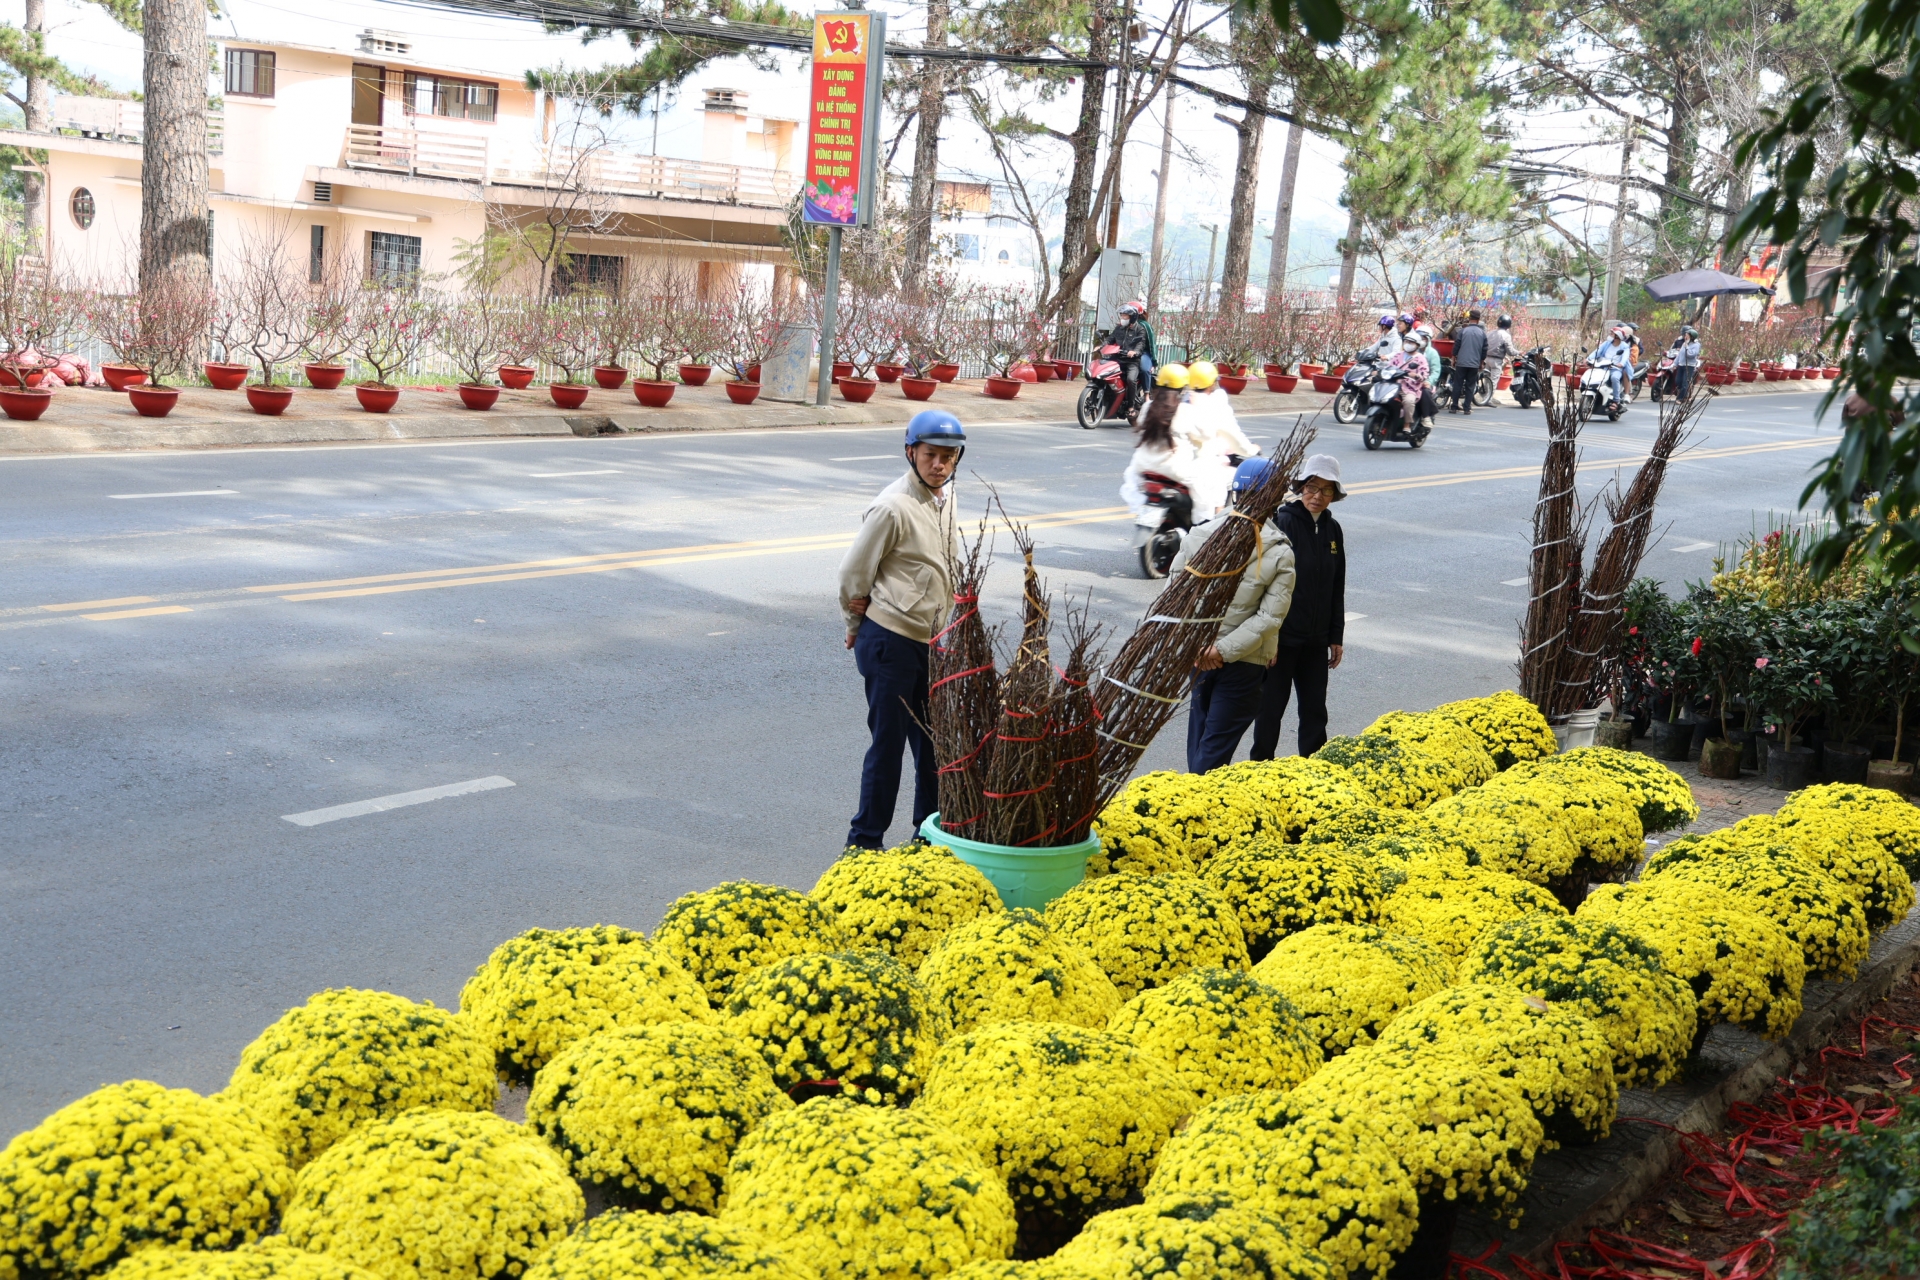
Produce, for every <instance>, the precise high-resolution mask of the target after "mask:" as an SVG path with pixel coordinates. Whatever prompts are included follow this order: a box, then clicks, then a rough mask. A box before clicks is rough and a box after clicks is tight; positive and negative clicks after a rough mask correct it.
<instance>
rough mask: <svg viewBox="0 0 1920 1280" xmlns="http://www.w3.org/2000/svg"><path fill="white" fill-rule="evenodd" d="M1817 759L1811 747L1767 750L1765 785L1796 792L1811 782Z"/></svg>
mask: <svg viewBox="0 0 1920 1280" xmlns="http://www.w3.org/2000/svg"><path fill="white" fill-rule="evenodd" d="M1817 759H1818V757H1817V756H1815V754H1814V751H1813V748H1812V747H1792V748H1787V747H1779V746H1775V747H1770V748H1768V750H1767V785H1768V786H1770V787H1777V788H1778V789H1780V790H1781V791H1798V790H1799V789H1800V788H1802V787H1804V786H1806V785H1807V784H1808V783H1809V782H1812V781H1813V766H1814V763H1815V761H1816V760H1817Z"/></svg>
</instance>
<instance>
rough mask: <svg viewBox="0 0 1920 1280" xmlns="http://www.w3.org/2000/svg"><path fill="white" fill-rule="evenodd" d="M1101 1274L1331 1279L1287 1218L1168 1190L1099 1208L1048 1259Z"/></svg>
mask: <svg viewBox="0 0 1920 1280" xmlns="http://www.w3.org/2000/svg"><path fill="white" fill-rule="evenodd" d="M1049 1261H1051V1262H1052V1263H1054V1265H1055V1267H1056V1271H1055V1272H1054V1274H1056V1275H1062V1276H1065V1275H1085V1276H1088V1277H1102V1278H1103V1280H1160V1278H1161V1277H1167V1276H1191V1277H1193V1278H1194V1280H1333V1278H1334V1271H1333V1268H1332V1267H1331V1266H1329V1265H1328V1263H1327V1260H1326V1259H1325V1258H1323V1257H1321V1256H1320V1255H1319V1254H1318V1253H1315V1252H1314V1251H1313V1250H1312V1249H1310V1248H1306V1247H1304V1246H1303V1245H1301V1244H1300V1243H1299V1242H1298V1241H1297V1240H1296V1239H1295V1236H1294V1233H1293V1231H1292V1230H1291V1229H1290V1228H1289V1227H1288V1226H1287V1224H1286V1223H1285V1222H1283V1221H1281V1220H1280V1219H1279V1218H1277V1217H1275V1216H1273V1215H1272V1214H1268V1213H1263V1212H1261V1211H1260V1210H1259V1209H1252V1208H1243V1207H1241V1206H1239V1205H1236V1204H1234V1203H1233V1201H1232V1200H1231V1199H1230V1198H1229V1197H1226V1196H1219V1195H1210V1196H1209V1195H1174V1196H1162V1197H1160V1198H1158V1199H1154V1200H1149V1201H1147V1202H1146V1203H1145V1204H1138V1205H1134V1206H1133V1207H1132V1208H1129V1209H1114V1210H1111V1211H1109V1212H1107V1213H1103V1214H1101V1215H1100V1216H1099V1217H1097V1218H1095V1219H1093V1220H1092V1221H1091V1222H1089V1223H1087V1225H1086V1226H1085V1227H1084V1228H1083V1229H1082V1230H1081V1232H1080V1234H1079V1235H1077V1236H1075V1237H1074V1238H1073V1239H1072V1240H1069V1241H1068V1242H1067V1243H1066V1245H1065V1246H1064V1247H1063V1248H1062V1249H1061V1250H1060V1251H1059V1252H1058V1253H1056V1254H1054V1255H1053V1257H1052V1258H1051V1259H1049Z"/></svg>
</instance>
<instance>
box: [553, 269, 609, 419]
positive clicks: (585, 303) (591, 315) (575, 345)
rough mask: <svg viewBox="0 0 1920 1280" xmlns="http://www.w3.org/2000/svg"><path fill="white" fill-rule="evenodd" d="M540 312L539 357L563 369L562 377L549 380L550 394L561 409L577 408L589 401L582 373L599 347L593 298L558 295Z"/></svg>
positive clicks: (591, 362)
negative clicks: (552, 380) (581, 378)
mask: <svg viewBox="0 0 1920 1280" xmlns="http://www.w3.org/2000/svg"><path fill="white" fill-rule="evenodd" d="M541 312H542V322H541V331H540V358H541V359H542V360H545V361H546V362H547V363H548V364H550V365H552V366H553V367H554V368H555V369H557V370H559V371H560V381H558V382H554V383H549V384H548V386H547V394H548V395H550V396H552V397H553V402H554V403H555V404H557V405H559V406H560V407H561V408H562V409H578V408H579V407H580V406H581V405H583V404H585V403H586V402H587V386H586V384H585V383H583V382H581V381H580V375H581V374H582V373H584V372H585V371H586V370H587V369H588V368H589V367H591V366H592V364H593V362H594V360H595V359H596V358H597V357H598V354H599V349H600V335H599V332H598V326H597V324H596V322H595V307H594V302H593V299H592V297H591V296H589V297H585V298H578V297H576V298H555V299H553V300H552V301H550V302H548V303H547V305H546V306H544V307H542V308H541Z"/></svg>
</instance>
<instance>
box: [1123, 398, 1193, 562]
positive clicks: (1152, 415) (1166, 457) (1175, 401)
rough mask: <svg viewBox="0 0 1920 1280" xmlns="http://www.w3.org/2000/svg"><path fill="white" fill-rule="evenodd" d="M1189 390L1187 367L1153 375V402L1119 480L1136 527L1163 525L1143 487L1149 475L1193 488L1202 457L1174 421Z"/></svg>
mask: <svg viewBox="0 0 1920 1280" xmlns="http://www.w3.org/2000/svg"><path fill="white" fill-rule="evenodd" d="M1186 389H1187V367H1186V366H1185V365H1182V364H1167V365H1161V366H1160V369H1159V371H1158V372H1157V373H1155V375H1154V389H1153V399H1151V400H1149V401H1148V402H1147V407H1146V409H1145V410H1144V411H1142V413H1141V414H1140V425H1139V427H1138V429H1137V430H1136V431H1135V432H1134V443H1133V456H1132V457H1131V458H1129V459H1128V460H1127V472H1126V475H1125V476H1124V477H1123V478H1122V479H1121V481H1120V499H1121V501H1123V502H1125V503H1126V504H1127V506H1128V507H1130V508H1132V510H1133V519H1134V522H1135V523H1136V524H1150V525H1154V526H1158V525H1159V523H1160V513H1159V512H1158V511H1156V510H1155V509H1154V508H1152V507H1150V506H1148V505H1147V491H1146V488H1145V486H1144V485H1143V484H1142V479H1143V477H1144V476H1145V475H1146V473H1147V472H1149V471H1152V472H1156V473H1157V474H1159V475H1163V476H1165V477H1166V478H1167V479H1169V480H1177V481H1179V482H1180V483H1181V484H1184V485H1186V486H1187V488H1188V489H1189V490H1191V489H1192V488H1193V480H1194V475H1195V473H1196V472H1197V471H1198V470H1199V464H1200V459H1199V456H1198V455H1197V454H1195V453H1194V451H1193V446H1192V444H1191V443H1190V442H1188V441H1187V440H1186V439H1185V438H1184V437H1182V436H1178V435H1175V434H1174V431H1173V418H1174V415H1175V414H1176V413H1177V412H1179V409H1180V401H1181V397H1182V393H1183V392H1185V391H1186Z"/></svg>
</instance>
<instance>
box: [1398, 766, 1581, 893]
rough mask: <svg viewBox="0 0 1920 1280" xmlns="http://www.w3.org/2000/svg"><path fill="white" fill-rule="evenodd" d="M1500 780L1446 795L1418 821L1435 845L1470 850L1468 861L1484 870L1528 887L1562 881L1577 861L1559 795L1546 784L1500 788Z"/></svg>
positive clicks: (1556, 788)
mask: <svg viewBox="0 0 1920 1280" xmlns="http://www.w3.org/2000/svg"><path fill="white" fill-rule="evenodd" d="M1505 778H1506V775H1505V774H1502V775H1501V776H1500V778H1499V779H1496V780H1495V781H1494V782H1492V783H1489V784H1488V785H1486V786H1484V787H1475V788H1474V789H1473V790H1471V791H1462V792H1461V793H1460V794H1459V795H1456V796H1448V797H1447V798H1446V799H1445V800H1442V801H1441V802H1440V803H1439V804H1436V805H1434V806H1433V807H1432V808H1431V809H1428V810H1427V811H1426V813H1425V814H1423V815H1422V816H1423V817H1424V818H1425V819H1426V821H1427V823H1428V825H1429V826H1430V827H1431V828H1432V829H1433V830H1434V832H1435V833H1436V834H1437V835H1438V836H1439V838H1440V839H1441V840H1443V841H1445V842H1446V843H1448V844H1451V845H1454V846H1455V847H1458V848H1463V849H1469V850H1471V851H1472V855H1471V856H1472V861H1473V862H1475V863H1476V864H1477V865H1479V866H1482V867H1485V868H1486V869H1487V870H1489V871H1497V872H1501V873H1503V874H1505V875H1510V876H1515V877H1517V878H1519V879H1521V880H1525V881H1527V882H1528V883H1529V884H1539V885H1544V884H1550V883H1552V882H1553V881H1555V880H1560V879H1564V878H1565V877H1566V875H1567V874H1568V873H1569V872H1571V871H1572V870H1573V864H1574V861H1575V860H1576V859H1577V858H1579V856H1580V846H1579V845H1578V844H1577V843H1576V842H1575V841H1574V837H1573V831H1572V826H1571V823H1570V822H1569V821H1568V819H1567V815H1566V812H1565V809H1566V793H1565V791H1564V790H1563V789H1562V788H1561V787H1559V786H1557V785H1554V784H1551V783H1536V784H1535V785H1533V786H1530V787H1517V788H1505V787H1501V786H1500V783H1501V782H1502V781H1504V780H1505Z"/></svg>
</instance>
